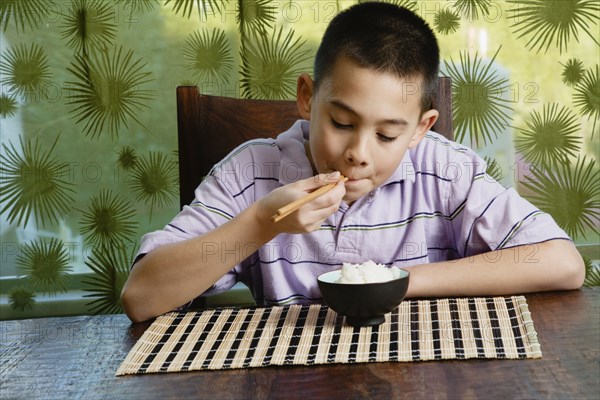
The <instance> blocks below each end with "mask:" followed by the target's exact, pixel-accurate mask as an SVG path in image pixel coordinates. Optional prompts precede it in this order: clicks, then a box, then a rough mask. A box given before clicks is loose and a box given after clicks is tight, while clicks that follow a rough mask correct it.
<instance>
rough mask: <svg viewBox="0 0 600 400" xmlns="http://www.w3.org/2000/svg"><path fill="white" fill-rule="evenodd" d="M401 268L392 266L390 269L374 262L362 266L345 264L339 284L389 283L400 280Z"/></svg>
mask: <svg viewBox="0 0 600 400" xmlns="http://www.w3.org/2000/svg"><path fill="white" fill-rule="evenodd" d="M400 276H401V273H400V268H398V267H396V266H392V267H390V268H388V267H386V266H385V265H383V264H377V263H375V262H373V261H370V260H369V261H367V262H365V263H362V264H350V263H344V264H343V266H342V273H341V274H340V278H339V279H338V280H337V281H336V282H337V283H374V282H387V281H391V280H393V279H398V278H400Z"/></svg>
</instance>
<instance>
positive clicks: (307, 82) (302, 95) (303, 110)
mask: <svg viewBox="0 0 600 400" xmlns="http://www.w3.org/2000/svg"><path fill="white" fill-rule="evenodd" d="M313 89H314V84H313V80H312V78H311V77H310V76H309V75H308V74H300V76H299V77H298V85H297V87H296V105H297V106H298V112H299V113H300V116H301V117H302V118H303V119H306V120H310V111H311V108H312V100H313V94H314V93H313Z"/></svg>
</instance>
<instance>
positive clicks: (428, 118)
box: [408, 109, 440, 149]
mask: <svg viewBox="0 0 600 400" xmlns="http://www.w3.org/2000/svg"><path fill="white" fill-rule="evenodd" d="M439 116H440V113H439V111H438V110H434V109H431V110H429V111H425V112H424V113H423V115H422V116H421V120H420V121H419V125H417V130H416V131H415V134H414V135H413V137H412V139H411V140H410V143H409V144H408V148H409V149H412V148H413V147H415V146H416V145H418V144H419V143H421V140H423V138H424V137H425V134H426V133H427V132H429V130H430V129H431V127H432V126H433V124H435V121H437V119H438V117H439Z"/></svg>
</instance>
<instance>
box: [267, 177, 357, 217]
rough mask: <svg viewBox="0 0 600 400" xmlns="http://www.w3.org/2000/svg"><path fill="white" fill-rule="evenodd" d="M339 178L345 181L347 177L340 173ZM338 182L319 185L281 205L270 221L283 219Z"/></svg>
mask: <svg viewBox="0 0 600 400" xmlns="http://www.w3.org/2000/svg"><path fill="white" fill-rule="evenodd" d="M340 180H341V181H342V182H346V181H347V180H348V178H347V177H345V176H344V175H340ZM338 183H339V181H338V182H334V183H329V184H327V185H325V186H321V187H320V188H318V189H317V190H315V191H314V192H310V193H309V194H307V195H306V196H304V197H300V198H299V199H298V200H295V201H292V202H291V203H289V204H287V205H285V206H283V207H281V208H280V209H279V210H277V212H276V213H275V214H273V216H272V217H271V221H273V222H279V221H281V220H282V219H284V218H285V217H287V216H288V215H290V214H291V213H293V212H294V211H296V210H297V209H299V208H300V207H302V206H303V205H305V204H306V203H308V202H309V201H312V200H314V199H316V198H317V197H319V196H320V195H322V194H324V193H327V192H329V191H330V190H331V189H333V188H334V187H335V185H337V184H338Z"/></svg>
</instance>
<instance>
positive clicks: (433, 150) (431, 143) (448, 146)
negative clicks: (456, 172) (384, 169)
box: [410, 131, 484, 169]
mask: <svg viewBox="0 0 600 400" xmlns="http://www.w3.org/2000/svg"><path fill="white" fill-rule="evenodd" d="M410 155H411V158H412V160H413V163H414V164H415V167H417V169H418V167H419V166H431V165H439V164H447V165H453V164H454V165H455V166H464V165H472V164H473V163H476V164H482V165H483V164H484V160H483V159H482V158H481V157H480V156H479V155H478V154H477V153H475V151H473V149H471V148H470V147H468V146H465V145H462V144H460V143H457V142H454V141H452V140H449V139H448V138H446V137H444V136H442V135H440V134H439V133H436V132H434V131H429V132H427V134H425V137H424V138H423V140H421V142H420V143H419V144H418V145H417V146H416V147H414V148H413V149H411V150H410Z"/></svg>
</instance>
